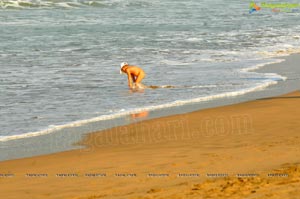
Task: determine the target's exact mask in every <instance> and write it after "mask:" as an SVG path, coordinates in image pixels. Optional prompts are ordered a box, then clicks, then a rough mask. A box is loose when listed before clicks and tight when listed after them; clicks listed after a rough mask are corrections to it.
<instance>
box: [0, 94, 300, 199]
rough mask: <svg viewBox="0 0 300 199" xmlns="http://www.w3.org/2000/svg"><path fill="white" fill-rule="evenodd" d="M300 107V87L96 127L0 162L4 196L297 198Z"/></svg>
mask: <svg viewBox="0 0 300 199" xmlns="http://www.w3.org/2000/svg"><path fill="white" fill-rule="evenodd" d="M299 106H300V92H299V91H295V92H292V93H289V94H286V95H282V96H278V97H272V98H264V99H259V100H254V101H250V102H245V103H240V104H235V105H229V106H224V107H218V108H211V109H206V110H201V111H196V112H192V113H187V114H180V115H174V116H168V117H162V118H158V119H151V120H147V121H142V122H136V123H133V124H130V125H127V126H120V127H115V128H111V129H108V130H105V131H101V132H95V133H91V134H88V135H87V136H86V137H85V138H84V139H83V140H82V141H81V142H80V143H78V144H80V145H85V146H86V147H85V148H83V149H78V150H72V151H66V152H60V153H55V154H50V155H44V156H37V157H31V158H24V159H17V160H9V161H3V162H0V187H1V191H0V198H6V199H10V198H11V199H15V198H23V199H27V198H28V199H29V198H30V199H35V198H38V199H41V198H60V199H61V198H64V199H97V198H101V199H102V198H118V199H119V198H132V199H134V198H140V199H142V198H144V199H146V198H147V199H148V198H172V199H175V198H197V199H199V198H297V197H298V196H299V195H300V190H299V186H300V166H299V165H298V163H299V162H300V158H299V157H300V145H299V144H300V125H299V121H300V109H299V108H298V107H299ZM146 114H147V113H141V115H146Z"/></svg>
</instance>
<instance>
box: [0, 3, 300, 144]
mask: <svg viewBox="0 0 300 199" xmlns="http://www.w3.org/2000/svg"><path fill="white" fill-rule="evenodd" d="M271 2H276V1H271ZM277 2H279V1H277ZM285 2H295V1H285ZM249 3H250V1H249V2H247V1H238V0H226V1H225V0H203V1H198V0H188V1H178V0H152V1H147V0H130V1H129V0H99V1H85V0H72V1H71V0H69V1H65V0H62V1H57V0H51V1H45V0H35V1H33V0H26V1H13V0H11V1H6V0H4V1H3V0H0V7H1V8H0V117H1V118H0V127H1V128H0V141H5V140H7V139H17V138H21V137H23V135H36V133H39V132H50V131H55V128H64V127H66V126H70V125H74V124H75V125H80V124H83V123H87V122H89V121H91V120H105V119H109V118H112V117H118V116H119V115H124V114H128V113H130V112H135V111H140V110H153V109H159V108H164V107H171V106H180V105H184V104H187V103H193V102H199V101H205V100H212V99H214V98H222V97H230V96H236V95H242V94H244V93H247V92H252V91H255V90H257V89H264V88H265V87H267V86H269V85H271V84H276V83H277V82H278V81H283V80H284V77H282V76H280V75H277V74H276V73H273V74H259V73H256V72H255V71H254V70H248V69H250V68H255V67H259V66H263V65H264V64H265V63H270V62H274V61H276V60H275V59H274V57H278V56H282V55H286V54H289V53H292V52H299V44H300V34H299V32H300V24H299V18H300V12H294V13H274V12H272V11H271V10H261V11H257V12H254V13H252V14H249ZM124 61H125V62H128V63H129V64H133V65H138V66H140V67H142V68H143V69H144V70H145V72H146V73H147V76H146V78H145V80H144V81H143V83H144V84H146V85H172V86H174V88H163V89H155V90H151V89H146V90H144V91H140V92H131V91H130V90H129V89H128V87H127V78H126V76H124V75H120V74H119V64H120V63H121V62H124ZM277 61H278V60H277ZM28 133H31V134H28Z"/></svg>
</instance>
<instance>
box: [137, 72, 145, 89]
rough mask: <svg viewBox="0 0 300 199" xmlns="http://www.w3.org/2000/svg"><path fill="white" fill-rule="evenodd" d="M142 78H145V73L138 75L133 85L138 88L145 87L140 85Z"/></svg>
mask: <svg viewBox="0 0 300 199" xmlns="http://www.w3.org/2000/svg"><path fill="white" fill-rule="evenodd" d="M144 77H145V73H140V74H139V75H138V77H137V78H136V80H135V84H136V85H137V87H138V88H145V86H144V85H143V84H142V83H141V82H142V80H143V79H144Z"/></svg>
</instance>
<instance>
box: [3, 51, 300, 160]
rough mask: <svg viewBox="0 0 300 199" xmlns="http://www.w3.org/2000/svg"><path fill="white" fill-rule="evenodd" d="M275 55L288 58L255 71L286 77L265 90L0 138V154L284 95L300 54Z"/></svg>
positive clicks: (54, 146) (32, 152)
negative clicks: (9, 137)
mask: <svg viewBox="0 0 300 199" xmlns="http://www.w3.org/2000/svg"><path fill="white" fill-rule="evenodd" d="M276 59H277V60H280V59H285V61H283V62H280V63H274V64H269V65H265V66H263V67H261V68H258V69H256V70H255V72H262V73H274V72H276V73H277V74H279V75H283V76H286V77H287V80H286V81H279V82H278V83H277V84H275V85H271V86H268V87H267V88H265V89H263V90H257V91H254V92H249V93H246V94H243V95H239V96H235V97H225V98H219V99H214V100H211V101H204V102H198V103H191V104H186V105H183V106H177V107H171V108H165V109H161V110H154V111H146V112H145V111H144V112H141V113H135V114H131V115H125V116H122V117H119V118H116V119H113V120H105V121H96V122H93V123H89V124H88V125H83V126H79V127H75V128H74V127H70V128H66V129H62V130H61V131H58V132H55V133H50V134H45V135H40V136H35V137H28V138H22V139H16V140H10V141H6V142H0V148H1V149H2V150H3V154H2V155H0V161H3V160H9V159H18V158H24V157H32V156H38V155H45V154H51V153H57V152H61V151H68V150H73V149H78V148H79V147H78V146H74V144H73V143H77V142H78V141H80V140H81V139H82V137H83V136H85V135H86V134H88V133H91V132H95V131H98V130H104V129H109V128H112V127H115V126H122V125H127V124H130V123H135V122H139V121H143V120H149V119H153V118H159V117H165V116H170V115H176V114H182V113H188V112H193V111H196V110H204V109H207V108H212V107H220V106H225V105H230V104H238V103H241V102H245V101H251V100H255V99H259V98H265V97H272V96H276V95H282V94H284V93H288V92H291V91H294V90H297V89H299V88H298V87H297V86H295V85H298V84H299V83H300V78H297V77H296V78H295V77H294V75H295V74H300V71H299V67H298V66H297V63H299V61H300V54H292V55H290V56H287V57H277V58H275V60H276ZM289 71H295V74H292V73H290V72H289ZM12 146H13V147H12ZM24 148H25V150H24Z"/></svg>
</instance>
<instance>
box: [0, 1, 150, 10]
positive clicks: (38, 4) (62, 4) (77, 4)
mask: <svg viewBox="0 0 300 199" xmlns="http://www.w3.org/2000/svg"><path fill="white" fill-rule="evenodd" d="M149 5H151V3H149V2H147V1H142V0H135V1H125V0H0V8H2V9H33V8H65V9H68V8H81V7H112V6H114V7H117V6H121V7H146V6H149Z"/></svg>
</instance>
